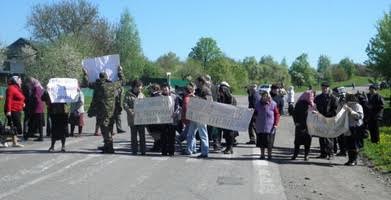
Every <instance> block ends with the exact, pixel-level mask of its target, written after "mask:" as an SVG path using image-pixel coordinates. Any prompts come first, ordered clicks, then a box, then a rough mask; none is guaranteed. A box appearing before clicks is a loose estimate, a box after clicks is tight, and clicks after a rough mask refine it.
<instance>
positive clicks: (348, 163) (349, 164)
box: [344, 160, 357, 166]
mask: <svg viewBox="0 0 391 200" xmlns="http://www.w3.org/2000/svg"><path fill="white" fill-rule="evenodd" d="M344 165H345V166H355V165H357V161H351V160H349V161H348V162H346V163H345V164H344Z"/></svg>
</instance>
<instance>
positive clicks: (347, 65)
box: [338, 58, 356, 80]
mask: <svg viewBox="0 0 391 200" xmlns="http://www.w3.org/2000/svg"><path fill="white" fill-rule="evenodd" d="M338 68H341V69H343V70H344V71H345V72H346V75H347V79H349V78H351V77H352V76H353V75H354V73H355V71H356V66H355V65H354V62H353V60H351V59H349V58H344V59H342V60H341V61H340V62H339V64H338ZM347 79H346V80H347Z"/></svg>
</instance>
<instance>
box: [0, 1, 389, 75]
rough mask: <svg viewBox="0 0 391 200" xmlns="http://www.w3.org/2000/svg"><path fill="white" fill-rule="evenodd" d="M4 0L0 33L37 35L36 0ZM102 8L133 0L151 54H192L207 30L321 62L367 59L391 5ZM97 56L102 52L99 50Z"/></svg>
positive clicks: (221, 41) (246, 50) (251, 51)
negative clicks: (33, 21)
mask: <svg viewBox="0 0 391 200" xmlns="http://www.w3.org/2000/svg"><path fill="white" fill-rule="evenodd" d="M45 2H52V1H44V0H39V1H38V0H35V1H30V0H14V1H2V2H1V7H0V41H2V42H3V43H5V44H9V43H11V42H13V41H14V40H16V39H17V38H19V37H26V38H29V37H30V33H29V31H28V30H27V29H26V17H27V16H28V15H29V13H30V9H31V6H32V5H33V4H35V3H45ZM92 2H93V3H95V4H96V5H98V6H99V10H100V14H101V15H102V16H105V17H106V18H108V19H109V20H110V21H111V22H118V21H119V18H120V15H121V13H122V11H123V10H124V9H125V8H128V9H129V11H130V13H131V14H132V16H133V17H134V19H135V22H136V24H137V27H138V30H139V32H140V37H141V43H142V48H143V52H144V54H145V55H146V56H147V57H148V58H149V59H151V60H155V59H156V58H158V57H159V56H160V55H163V54H165V53H167V52H169V51H172V52H174V53H176V54H177V55H178V56H179V57H180V58H181V59H182V60H183V59H185V58H186V57H187V55H188V53H189V52H190V50H191V48H192V47H193V46H194V45H195V44H196V42H197V40H198V39H199V38H200V37H212V38H214V39H215V40H216V41H217V43H218V45H219V47H220V48H221V49H222V51H223V52H224V53H225V54H226V55H228V56H229V57H232V58H235V59H237V60H238V59H243V58H244V57H246V56H255V57H256V58H257V59H258V60H259V58H260V57H261V56H263V55H271V56H273V57H274V58H275V59H276V60H278V61H280V60H281V59H282V58H284V57H285V58H286V59H287V61H288V64H290V63H291V62H292V61H294V59H295V58H296V57H297V56H299V55H300V54H301V53H307V54H308V55H309V59H310V63H311V65H313V66H314V67H316V63H317V59H318V57H319V55H322V54H323V55H328V56H329V57H330V58H331V60H332V62H333V63H336V62H339V60H341V59H342V58H344V57H350V58H351V59H353V60H354V61H355V62H360V63H361V62H363V61H365V60H366V59H367V57H366V54H365V48H366V46H367V44H368V41H369V39H370V38H371V37H372V36H374V35H375V33H376V29H375V24H376V22H377V21H378V20H379V19H380V18H381V17H382V16H383V15H384V12H387V11H388V10H389V9H390V5H391V1H390V0H388V1H386V0H375V1H370V0H297V1H291V0H285V1H283V0H273V1H266V0H265V1H262V0H251V1H250V0H241V1H239V0H235V1H233V0H197V1H196V0H192V1H190V0H188V1H186V0H165V1H163V0H160V1H158V0H126V1H125V0H122V1H120V0H110V1H109V0H105V1H103V0H102V1H92ZM97 56H98V55H97Z"/></svg>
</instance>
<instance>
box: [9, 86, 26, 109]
mask: <svg viewBox="0 0 391 200" xmlns="http://www.w3.org/2000/svg"><path fill="white" fill-rule="evenodd" d="M24 99H25V97H24V95H23V92H22V90H21V89H20V87H19V86H18V85H16V84H11V85H8V88H7V91H6V99H5V112H6V113H7V112H20V111H23V107H24Z"/></svg>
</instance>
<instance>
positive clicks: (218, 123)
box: [186, 98, 254, 131]
mask: <svg viewBox="0 0 391 200" xmlns="http://www.w3.org/2000/svg"><path fill="white" fill-rule="evenodd" d="M253 112H254V111H253V110H249V109H248V108H243V107H237V106H233V105H228V104H222V103H217V102H212V101H206V100H203V99H199V98H191V99H190V103H189V106H188V108H187V111H186V119H189V120H191V121H196V122H199V123H203V124H208V125H211V126H214V127H219V128H224V129H229V130H235V131H246V130H248V125H249V124H250V120H251V117H252V115H253Z"/></svg>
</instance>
